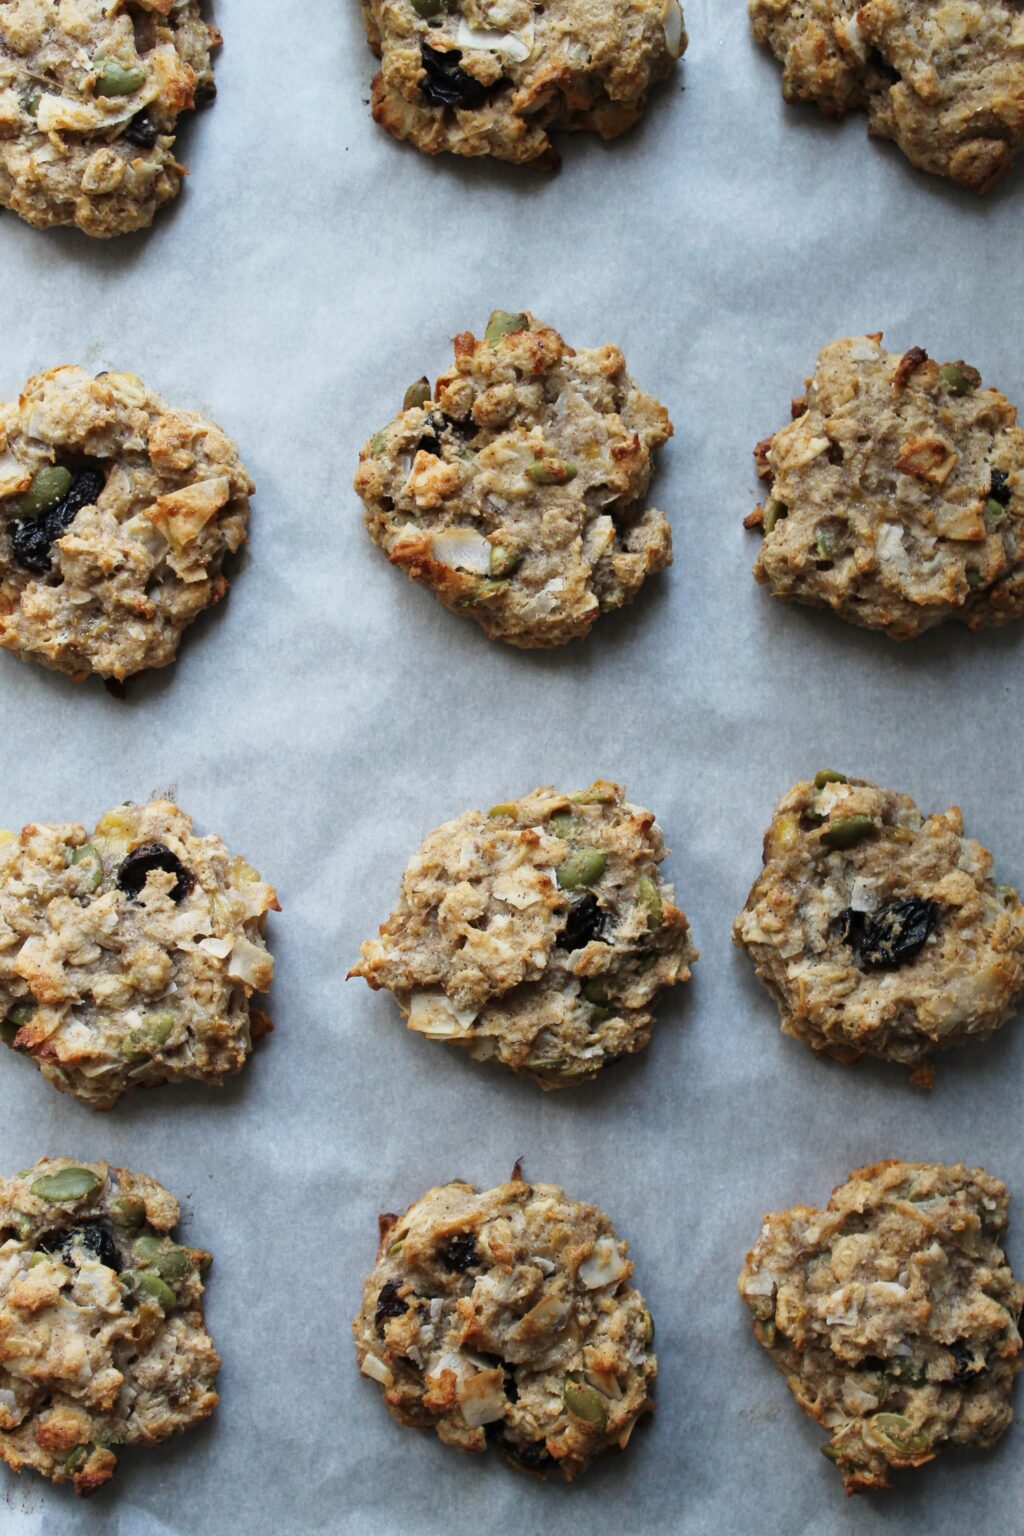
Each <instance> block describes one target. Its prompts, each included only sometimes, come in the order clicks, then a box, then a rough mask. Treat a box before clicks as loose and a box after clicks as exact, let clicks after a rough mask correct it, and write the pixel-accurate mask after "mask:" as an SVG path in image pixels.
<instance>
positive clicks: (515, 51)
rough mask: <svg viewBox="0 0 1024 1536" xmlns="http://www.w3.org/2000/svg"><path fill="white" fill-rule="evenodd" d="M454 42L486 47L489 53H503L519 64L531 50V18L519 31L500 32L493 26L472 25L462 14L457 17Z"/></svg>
mask: <svg viewBox="0 0 1024 1536" xmlns="http://www.w3.org/2000/svg"><path fill="white" fill-rule="evenodd" d="M456 42H457V43H458V46H459V47H460V48H469V49H474V48H476V49H486V50H487V51H488V52H490V53H501V54H504V56H505V57H506V58H507V59H511V60H512V62H513V63H514V64H521V63H522V62H523V60H524V59H528V58H529V57H530V54H531V53H532V52H533V44H534V27H533V18H532V17H531V18H530V20H529V21H528V22H527V24H526V26H525V27H524V28H523V29H522V31H521V32H500V31H498V30H497V29H496V28H494V27H474V26H472V25H471V24H470V22H468V21H467V20H466V18H465V17H464V16H463V17H461V18H460V19H459V32H458V36H457V38H456Z"/></svg>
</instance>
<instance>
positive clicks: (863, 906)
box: [850, 875, 878, 912]
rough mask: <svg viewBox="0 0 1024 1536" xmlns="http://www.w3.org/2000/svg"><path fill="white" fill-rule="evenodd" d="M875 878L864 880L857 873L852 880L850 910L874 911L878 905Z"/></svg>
mask: <svg viewBox="0 0 1024 1536" xmlns="http://www.w3.org/2000/svg"><path fill="white" fill-rule="evenodd" d="M877 885H878V881H877V880H865V879H864V878H863V876H861V875H858V876H857V878H856V880H854V882H853V888H852V890H851V891H850V910H851V911H853V912H874V910H875V908H876V907H877V906H878V893H877V890H876V887H877Z"/></svg>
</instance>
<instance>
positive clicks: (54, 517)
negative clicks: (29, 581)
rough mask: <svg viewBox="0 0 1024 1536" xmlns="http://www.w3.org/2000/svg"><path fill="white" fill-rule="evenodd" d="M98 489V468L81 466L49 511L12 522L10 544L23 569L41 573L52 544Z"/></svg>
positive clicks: (49, 559)
mask: <svg viewBox="0 0 1024 1536" xmlns="http://www.w3.org/2000/svg"><path fill="white" fill-rule="evenodd" d="M102 489H103V476H102V475H101V474H100V472H99V470H96V469H83V470H81V471H80V472H79V473H78V475H77V476H76V478H75V480H74V482H73V483H72V486H71V489H70V491H68V493H67V495H66V496H65V497H63V499H62V500H60V501H58V503H57V505H56V506H55V507H51V508H50V510H49V512H43V513H42V514H41V515H40V516H39V517H23V518H21V519H20V520H19V521H18V522H17V523H15V525H14V533H13V535H12V537H11V547H12V550H13V552H14V558H15V560H16V561H17V563H18V564H19V565H20V566H21V568H22V570H23V571H33V572H34V573H36V574H37V575H45V574H46V572H47V571H49V570H50V569H51V567H52V564H53V556H52V553H51V546H52V544H53V543H54V541H55V540H56V539H59V538H60V537H61V535H62V534H65V533H67V531H68V529H69V528H70V527H71V524H72V523H73V522H74V520H75V518H76V517H77V516H78V514H79V512H81V510H82V508H83V507H88V506H91V505H92V504H93V502H95V500H96V498H97V496H98V495H99V494H100V491H102Z"/></svg>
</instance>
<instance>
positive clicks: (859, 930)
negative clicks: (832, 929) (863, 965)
mask: <svg viewBox="0 0 1024 1536" xmlns="http://www.w3.org/2000/svg"><path fill="white" fill-rule="evenodd" d="M865 922H866V914H865V913H863V912H855V911H854V910H853V908H852V907H847V909H846V911H845V912H840V914H839V916H838V917H837V918H836V930H837V932H838V935H839V942H840V944H849V946H850V948H851V949H860V943H861V940H862V939H863V937H864V926H865Z"/></svg>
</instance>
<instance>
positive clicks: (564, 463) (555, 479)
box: [526, 459, 578, 485]
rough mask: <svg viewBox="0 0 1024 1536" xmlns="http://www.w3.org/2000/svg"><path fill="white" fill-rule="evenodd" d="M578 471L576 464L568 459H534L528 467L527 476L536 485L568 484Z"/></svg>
mask: <svg viewBox="0 0 1024 1536" xmlns="http://www.w3.org/2000/svg"><path fill="white" fill-rule="evenodd" d="M577 473H578V471H577V469H576V465H575V464H570V462H569V460H568V459H534V461H533V463H532V464H530V465H529V466H528V467H527V470H526V478H527V479H528V480H532V481H533V483H534V485H568V483H569V481H570V480H575V479H576V475H577Z"/></svg>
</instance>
